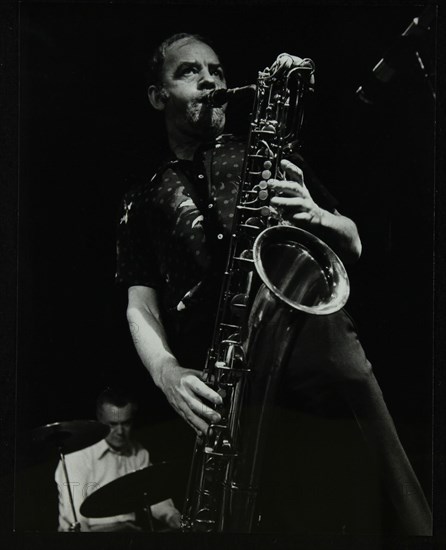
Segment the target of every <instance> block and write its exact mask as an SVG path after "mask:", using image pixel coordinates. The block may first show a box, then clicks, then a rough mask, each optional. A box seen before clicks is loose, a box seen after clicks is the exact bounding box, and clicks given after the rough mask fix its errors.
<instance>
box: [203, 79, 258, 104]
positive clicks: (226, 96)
mask: <svg viewBox="0 0 446 550" xmlns="http://www.w3.org/2000/svg"><path fill="white" fill-rule="evenodd" d="M248 91H253V92H255V91H256V85H255V84H249V85H248V86H241V87H239V88H220V89H218V90H211V91H210V92H207V93H206V94H205V95H204V96H203V97H202V102H203V103H207V104H208V105H210V106H211V107H221V106H222V105H224V104H225V103H227V102H228V101H229V100H230V99H231V98H232V97H234V96H236V95H242V94H245V93H246V92H248Z"/></svg>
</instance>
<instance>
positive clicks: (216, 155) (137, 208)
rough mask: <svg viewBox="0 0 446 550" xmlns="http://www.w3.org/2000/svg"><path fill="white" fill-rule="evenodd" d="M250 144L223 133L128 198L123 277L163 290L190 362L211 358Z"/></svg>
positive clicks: (167, 316) (120, 256) (176, 347)
mask: <svg viewBox="0 0 446 550" xmlns="http://www.w3.org/2000/svg"><path fill="white" fill-rule="evenodd" d="M244 149H245V140H237V139H235V138H234V137H233V136H228V135H223V136H220V138H218V139H217V140H216V142H215V143H214V144H212V145H210V146H208V147H203V148H202V149H200V150H198V151H197V153H196V154H195V156H194V159H193V160H192V161H185V160H178V159H171V160H168V161H167V162H166V163H164V164H163V165H162V167H161V168H160V169H159V170H158V171H157V173H156V174H155V176H154V177H153V178H152V179H151V180H150V181H148V182H147V183H144V184H143V185H140V186H138V187H136V188H135V189H132V190H131V191H130V192H128V193H127V194H126V195H125V197H124V199H123V202H122V207H121V213H120V219H119V226H118V240H117V272H116V280H117V282H118V283H123V284H125V285H127V286H129V287H130V286H134V285H142V286H147V287H151V288H154V289H156V290H157V294H158V296H159V300H160V306H161V311H162V315H163V323H164V326H165V328H166V333H167V336H168V339H169V345H170V346H171V348H172V351H173V352H174V353H175V354H176V356H177V358H178V359H179V361H180V363H182V364H183V366H189V367H191V368H201V367H202V366H203V365H204V358H205V353H206V350H207V348H208V346H209V343H210V339H211V336H212V330H213V323H214V319H215V316H216V310H217V307H218V298H219V287H220V285H221V280H222V273H223V270H224V266H225V264H226V259H227V251H228V246H229V237H230V233H231V229H232V222H233V217H234V209H235V202H236V199H237V191H238V186H239V181H240V175H241V170H242V165H243V159H244ZM292 160H293V159H292ZM307 186H308V182H307ZM309 187H310V186H309ZM310 192H312V193H313V197H314V198H315V200H316V201H319V204H320V205H321V206H323V207H324V208H328V209H333V208H334V207H335V205H336V201H335V200H334V199H333V197H331V195H329V193H328V192H327V191H326V190H325V188H323V187H322V186H321V185H320V184H317V185H316V188H313V187H311V188H310Z"/></svg>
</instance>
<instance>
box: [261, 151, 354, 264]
mask: <svg viewBox="0 0 446 550" xmlns="http://www.w3.org/2000/svg"><path fill="white" fill-rule="evenodd" d="M281 167H282V168H283V169H284V170H285V173H286V175H287V176H288V177H289V178H290V179H289V180H288V179H287V180H269V182H268V184H269V186H270V188H271V189H273V190H274V192H275V193H277V194H280V196H277V195H276V196H275V197H273V198H272V199H271V205H272V206H276V207H279V208H283V210H284V212H286V214H287V217H288V218H291V220H292V221H293V223H294V224H295V225H297V226H299V227H302V228H303V229H308V231H310V232H312V233H314V234H315V235H316V236H317V237H320V238H321V239H322V240H324V241H325V242H326V243H327V244H328V245H329V246H331V247H332V248H333V250H334V251H335V252H336V253H337V254H338V255H339V257H340V258H341V260H343V261H344V262H345V263H353V262H355V261H356V260H357V259H358V258H359V257H360V255H361V251H362V244H361V239H360V237H359V233H358V229H357V227H356V224H355V222H354V221H353V220H351V219H350V218H347V217H346V216H343V215H342V214H340V213H339V212H338V211H337V210H335V211H334V212H329V211H328V210H324V209H323V208H321V207H320V206H319V205H317V204H316V203H315V202H314V200H313V199H312V197H311V195H310V192H309V191H308V189H307V187H306V185H305V183H304V174H303V172H302V170H301V169H300V168H299V167H298V166H296V165H295V164H293V163H292V162H290V161H288V160H283V161H282V162H281Z"/></svg>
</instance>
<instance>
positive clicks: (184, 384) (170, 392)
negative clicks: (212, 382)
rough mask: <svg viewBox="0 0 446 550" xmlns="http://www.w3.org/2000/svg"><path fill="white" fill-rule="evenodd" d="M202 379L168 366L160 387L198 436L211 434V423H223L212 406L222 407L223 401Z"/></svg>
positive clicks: (197, 374) (161, 375)
mask: <svg viewBox="0 0 446 550" xmlns="http://www.w3.org/2000/svg"><path fill="white" fill-rule="evenodd" d="M202 378H203V373H202V372H201V371H198V370H193V369H185V368H183V367H181V366H180V365H178V364H176V365H175V364H168V365H164V366H163V368H162V369H161V372H160V376H159V379H158V384H157V385H158V386H159V387H160V388H161V390H162V391H163V392H164V394H165V395H166V397H167V400H168V401H169V403H170V404H171V405H172V407H173V408H174V409H175V410H176V411H177V413H178V414H179V415H180V416H182V417H183V418H184V420H185V421H186V422H187V423H188V424H189V425H190V426H192V428H193V429H194V430H195V431H196V432H197V434H198V435H204V434H205V433H206V432H207V429H208V427H209V423H211V422H213V423H215V422H219V421H220V420H221V418H220V415H219V414H218V413H217V412H216V411H215V410H214V409H212V408H211V407H210V406H209V404H212V405H214V406H218V405H221V404H222V398H221V397H220V396H219V395H218V393H217V392H215V391H214V390H212V389H211V388H210V387H209V386H207V385H206V384H205V383H204V382H203V380H202Z"/></svg>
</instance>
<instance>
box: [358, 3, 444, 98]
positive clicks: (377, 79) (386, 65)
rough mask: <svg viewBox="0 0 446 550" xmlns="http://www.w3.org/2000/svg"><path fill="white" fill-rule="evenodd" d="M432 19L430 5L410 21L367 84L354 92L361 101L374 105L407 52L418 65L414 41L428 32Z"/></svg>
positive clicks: (432, 8) (378, 64)
mask: <svg viewBox="0 0 446 550" xmlns="http://www.w3.org/2000/svg"><path fill="white" fill-rule="evenodd" d="M434 17H435V6H433V5H432V4H431V5H429V6H427V8H426V9H425V10H424V11H423V13H422V14H421V15H420V17H415V18H414V19H413V21H411V23H410V25H409V26H408V27H407V28H406V29H405V30H404V31H403V32H402V33H401V34H400V35H399V37H398V39H397V40H396V42H395V43H394V45H393V47H391V48H390V49H389V51H388V52H387V53H386V54H385V55H384V57H383V58H382V59H380V60H379V61H378V63H377V64H376V65H375V66H374V67H373V69H372V75H371V78H369V79H368V82H365V83H364V84H363V85H361V86H359V88H358V89H357V90H356V92H355V93H356V94H357V95H358V97H359V99H361V101H363V102H364V103H368V104H372V103H374V96H375V94H376V92H378V90H379V89H380V88H381V86H382V85H386V84H388V83H389V82H390V81H391V80H392V78H393V77H394V75H395V73H396V72H397V69H398V65H399V63H400V62H401V60H402V58H403V57H404V56H405V54H407V53H409V52H411V53H412V52H413V53H415V55H417V60H418V63H419V59H418V58H419V54H418V52H417V51H416V50H415V48H414V46H415V43H416V41H417V40H418V39H419V38H420V37H421V36H424V35H425V33H426V31H428V30H430V25H431V23H432V21H433V20H434ZM422 68H424V67H422ZM378 93H379V92H378Z"/></svg>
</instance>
